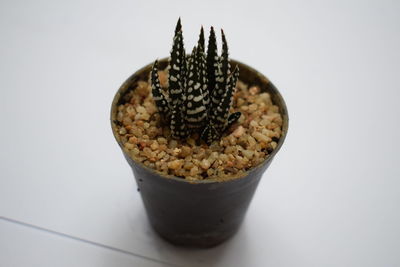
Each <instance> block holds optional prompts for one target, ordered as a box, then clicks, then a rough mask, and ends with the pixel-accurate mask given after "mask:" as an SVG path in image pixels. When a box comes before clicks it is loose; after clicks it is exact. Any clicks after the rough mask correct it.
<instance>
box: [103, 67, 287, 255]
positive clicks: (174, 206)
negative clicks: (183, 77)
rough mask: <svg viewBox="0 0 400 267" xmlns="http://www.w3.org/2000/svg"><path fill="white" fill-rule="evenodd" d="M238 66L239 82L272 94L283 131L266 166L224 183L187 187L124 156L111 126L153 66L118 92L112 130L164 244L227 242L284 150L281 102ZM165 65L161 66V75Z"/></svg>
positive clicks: (284, 113) (184, 182)
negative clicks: (259, 184) (278, 155)
mask: <svg viewBox="0 0 400 267" xmlns="http://www.w3.org/2000/svg"><path fill="white" fill-rule="evenodd" d="M236 64H237V65H239V69H240V76H239V79H240V80H241V81H243V82H245V83H246V84H249V85H258V86H259V87H260V88H261V91H263V92H269V93H270V94H271V98H272V101H273V102H274V104H276V105H278V106H279V108H280V112H281V114H282V116H283V129H282V130H283V131H282V136H281V138H280V139H279V142H278V146H277V147H276V149H275V150H274V151H273V152H272V153H271V154H270V155H269V157H268V158H267V159H265V161H264V162H263V163H262V164H260V165H258V166H256V167H254V168H252V169H250V170H249V171H247V172H246V174H245V175H244V176H243V175H242V176H240V177H235V178H234V179H230V180H226V181H216V180H213V179H206V180H201V181H196V182H193V181H191V182H189V181H187V180H184V179H182V178H179V177H173V176H163V175H161V174H159V173H157V172H156V171H155V170H153V169H150V168H148V167H146V166H144V165H143V164H142V163H140V162H136V161H134V160H133V159H132V158H131V157H130V155H129V153H128V152H127V151H125V149H124V147H123V144H122V142H121V140H120V138H119V135H118V131H117V125H116V124H115V121H116V115H117V106H118V105H119V104H122V103H124V102H125V101H127V99H125V98H124V96H125V95H126V93H127V92H129V91H130V90H133V89H134V88H135V87H136V84H137V82H138V81H140V80H147V79H148V77H149V73H150V70H151V66H152V64H149V65H147V66H145V67H144V68H142V69H140V70H138V71H137V72H136V73H134V74H133V75H132V76H131V77H129V78H128V80H127V81H126V82H125V83H124V84H123V85H122V86H121V87H120V88H119V90H118V92H117V93H116V95H115V97H114V100H113V103H112V107H111V126H112V130H113V133H114V136H115V138H116V139H117V142H118V144H119V146H120V147H121V149H122V151H123V154H124V156H125V158H126V159H127V161H128V163H129V165H130V166H131V168H132V170H133V174H134V176H135V179H136V183H137V185H138V188H139V190H140V193H141V196H142V200H143V203H144V206H145V209H146V212H147V215H148V218H149V220H150V223H151V224H152V226H153V228H154V229H155V230H156V231H157V232H158V233H159V234H160V235H161V236H162V237H163V238H165V239H166V240H168V241H170V242H172V243H173V244H177V245H184V246H196V247H211V246H215V245H217V244H219V243H221V242H223V241H224V240H226V239H228V238H229V237H231V236H232V235H233V234H234V233H235V232H236V231H237V230H238V228H239V226H240V224H241V223H242V221H243V218H244V215H245V213H246V211H247V208H248V206H249V204H250V201H251V199H252V197H253V195H254V192H255V190H256V188H257V185H258V182H259V181H260V179H261V177H262V174H263V173H264V171H265V170H266V169H267V168H268V166H269V165H270V164H271V162H272V159H273V158H274V156H275V154H276V153H277V152H278V151H279V149H280V147H281V146H282V144H283V142H284V140H285V137H286V134H287V130H288V122H289V118H288V113H287V108H286V104H285V101H284V100H283V98H282V96H281V95H280V93H279V92H278V90H277V89H276V88H275V86H274V85H273V84H272V83H271V82H270V81H269V80H268V79H267V78H266V77H265V76H264V75H262V74H261V73H259V72H258V71H256V70H254V69H252V68H250V67H249V66H247V65H245V64H242V63H240V62H238V61H235V60H231V65H232V66H236ZM166 65H167V59H163V60H160V61H159V67H160V69H163V68H164V67H166Z"/></svg>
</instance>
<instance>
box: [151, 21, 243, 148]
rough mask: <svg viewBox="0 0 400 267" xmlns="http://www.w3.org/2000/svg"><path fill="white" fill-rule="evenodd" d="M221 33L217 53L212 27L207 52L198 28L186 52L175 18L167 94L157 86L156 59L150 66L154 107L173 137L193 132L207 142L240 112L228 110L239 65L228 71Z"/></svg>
mask: <svg viewBox="0 0 400 267" xmlns="http://www.w3.org/2000/svg"><path fill="white" fill-rule="evenodd" d="M221 35H222V52H221V56H218V50H217V42H216V37H215V32H214V28H213V27H211V29H210V36H209V39H208V47H207V53H206V52H205V38H204V30H203V27H201V30H200V35H199V40H198V42H197V46H195V47H194V48H193V51H192V53H191V55H186V54H185V49H184V44H183V35H182V25H181V20H180V19H179V20H178V23H177V25H176V28H175V35H174V39H173V45H172V50H171V57H170V59H169V63H168V70H169V76H168V82H169V87H168V95H165V94H164V92H163V91H162V89H161V86H160V81H159V78H158V73H157V71H158V66H157V61H156V62H155V63H154V65H153V69H152V72H151V82H152V92H153V97H154V100H155V103H156V105H157V107H158V110H159V111H160V113H162V115H163V117H165V118H167V122H166V123H169V126H170V129H171V135H172V137H173V138H176V139H184V138H187V137H188V136H189V135H190V134H192V133H196V132H197V133H198V134H200V136H201V138H202V139H203V140H204V141H205V142H206V143H207V144H211V143H212V142H213V141H216V140H218V139H219V138H221V136H222V134H223V133H224V131H226V130H227V129H228V128H229V127H230V126H231V125H232V124H234V123H235V122H236V121H237V120H238V119H239V117H240V115H241V114H240V112H235V113H232V114H230V113H229V110H230V108H231V106H232V99H233V94H234V91H235V87H236V82H237V79H238V76H239V68H238V67H237V66H236V68H235V70H234V71H233V72H232V73H231V70H230V63H229V59H228V44H227V41H226V38H225V34H224V32H223V31H222V30H221Z"/></svg>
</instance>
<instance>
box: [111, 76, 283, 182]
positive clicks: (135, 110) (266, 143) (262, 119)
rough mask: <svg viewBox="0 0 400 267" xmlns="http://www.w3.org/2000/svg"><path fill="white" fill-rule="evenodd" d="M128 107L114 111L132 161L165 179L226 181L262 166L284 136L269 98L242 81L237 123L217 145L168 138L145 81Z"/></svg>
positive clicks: (235, 105)
mask: <svg viewBox="0 0 400 267" xmlns="http://www.w3.org/2000/svg"><path fill="white" fill-rule="evenodd" d="M159 78H160V83H161V86H162V87H163V88H167V83H168V81H167V73H166V71H159ZM127 99H130V100H129V101H128V102H127V103H125V104H123V105H120V106H118V113H117V122H116V125H117V128H118V130H117V131H118V134H119V135H120V138H121V141H122V143H123V145H124V148H125V150H126V151H128V152H129V154H130V155H131V157H132V158H133V159H134V160H136V161H139V162H142V163H143V164H144V165H146V166H148V167H150V168H153V169H155V170H157V171H158V172H160V173H162V174H164V175H173V176H177V177H181V178H184V179H187V180H203V179H208V178H213V179H221V180H226V179H229V178H232V177H238V176H240V175H241V174H243V173H244V172H245V171H246V170H249V169H250V168H252V167H255V166H257V165H258V164H260V163H261V162H263V161H264V160H265V159H266V158H267V157H268V155H269V154H270V153H271V152H272V151H273V150H274V149H275V148H276V146H277V142H278V140H279V138H280V137H281V133H282V117H281V115H280V113H279V108H278V106H276V105H274V104H273V103H272V101H271V98H270V95H269V94H268V93H261V92H260V89H259V88H258V87H257V86H252V87H250V88H249V87H248V86H247V85H246V84H244V83H243V82H241V81H238V83H237V85H236V93H235V94H234V100H233V104H232V108H231V112H235V111H240V112H241V113H242V115H241V117H240V118H239V120H238V122H237V123H236V124H234V125H233V126H232V127H231V128H230V129H229V130H228V131H226V132H225V134H224V135H223V137H222V138H221V140H219V141H215V142H213V143H212V144H211V145H210V146H208V145H207V144H205V143H204V142H203V141H201V140H200V138H199V135H198V134H193V135H192V136H191V137H190V138H188V139H187V140H175V139H172V138H171V134H170V130H169V128H168V127H163V125H162V122H161V118H160V115H159V114H158V112H157V107H156V106H155V103H154V100H153V98H152V94H151V86H150V83H149V82H148V81H139V82H138V85H137V87H136V88H135V89H134V90H132V91H131V92H130V93H129V94H128V96H127Z"/></svg>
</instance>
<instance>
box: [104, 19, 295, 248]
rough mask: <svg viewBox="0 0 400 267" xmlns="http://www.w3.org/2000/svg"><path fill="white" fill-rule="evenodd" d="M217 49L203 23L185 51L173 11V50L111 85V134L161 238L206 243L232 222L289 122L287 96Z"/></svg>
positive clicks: (234, 225)
mask: <svg viewBox="0 0 400 267" xmlns="http://www.w3.org/2000/svg"><path fill="white" fill-rule="evenodd" d="M221 34H222V52H221V55H218V51H217V43H216V35H215V32H214V29H213V28H212V27H211V30H210V35H209V39H208V48H207V51H205V50H206V49H205V38H204V31H203V28H202V29H201V32H200V37H199V40H198V43H197V45H196V46H195V47H194V48H193V51H192V53H191V54H190V55H187V54H186V53H185V49H184V44H183V36H182V26H181V22H180V19H179V20H178V23H177V26H176V29H175V35H174V39H173V47H172V50H171V55H170V57H169V58H168V59H162V60H157V61H156V62H155V63H154V64H149V65H147V66H145V67H143V68H142V69H140V70H138V71H137V72H135V73H134V74H133V75H132V76H131V77H129V78H128V80H127V81H126V82H125V83H123V84H122V86H121V87H120V88H119V90H118V92H117V93H116V95H115V97H114V100H113V103H112V108H111V125H112V130H113V134H114V136H115V138H116V140H117V142H118V144H119V146H120V147H121V149H122V151H123V154H124V156H125V158H126V159H127V161H128V163H129V165H130V166H131V168H132V170H133V173H134V176H135V179H136V182H137V185H138V191H140V193H141V196H142V200H143V203H144V206H145V209H146V212H147V215H148V218H149V221H150V223H151V225H152V226H153V228H154V229H155V230H156V232H158V233H159V234H160V235H161V236H162V237H164V238H165V239H167V240H168V241H170V242H172V243H174V244H178V245H186V246H197V247H210V246H214V245H217V244H219V243H221V242H223V241H224V240H226V239H228V238H229V237H231V236H232V235H233V234H234V233H235V232H236V231H237V230H238V228H239V226H240V224H241V222H242V221H243V218H244V215H245V213H246V210H247V208H248V205H249V204H250V201H251V199H252V197H253V194H254V192H255V190H256V188H257V185H258V182H259V180H260V179H261V177H262V174H263V173H264V171H265V170H266V169H267V167H268V166H269V164H270V163H271V161H272V159H273V158H274V156H275V154H276V153H277V152H278V150H279V149H280V147H281V146H282V144H283V142H284V139H285V136H286V133H287V130H288V121H289V120H288V114H287V108H286V105H285V102H284V100H283V98H282V96H281V95H280V94H279V92H278V90H277V89H276V88H275V86H274V85H273V84H272V83H271V82H270V81H269V80H268V79H267V78H266V77H265V76H264V75H262V74H261V73H259V72H258V71H256V70H254V69H252V68H251V67H249V66H247V65H245V64H242V63H240V62H238V61H235V60H229V59H228V46H227V41H226V38H225V35H224V32H223V31H222V30H221Z"/></svg>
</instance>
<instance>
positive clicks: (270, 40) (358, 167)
mask: <svg viewBox="0 0 400 267" xmlns="http://www.w3.org/2000/svg"><path fill="white" fill-rule="evenodd" d="M178 16H181V17H182V22H183V30H184V38H185V44H186V47H187V50H189V49H191V47H192V46H193V45H194V44H195V42H196V40H197V36H198V31H199V27H200V25H202V24H203V25H204V26H205V27H206V28H208V27H209V26H210V25H214V26H215V27H216V28H217V29H218V28H220V27H223V28H224V30H225V32H226V35H227V38H228V43H229V46H230V55H231V57H232V58H235V59H238V60H240V61H242V62H245V63H247V64H249V65H251V66H253V67H255V68H256V69H258V70H259V71H261V72H263V73H265V74H266V75H267V76H268V77H269V78H270V79H271V80H272V81H273V82H274V84H275V85H276V86H277V87H278V88H279V89H280V91H281V93H282V95H283V96H284V98H285V99H286V102H287V105H288V108H289V115H290V126H289V135H288V137H287V140H286V142H285V144H284V146H283V147H282V150H281V151H280V152H279V153H278V155H277V157H276V158H275V159H274V162H273V163H272V165H271V166H270V168H269V169H268V170H267V172H266V173H265V174H264V177H263V179H262V181H261V183H260V185H259V188H258V190H257V192H256V195H255V197H254V199H253V202H252V204H251V206H250V209H249V211H248V213H247V216H246V220H245V222H244V224H243V226H242V228H241V229H240V231H239V232H238V234H237V235H236V236H235V237H234V238H233V239H231V240H229V241H228V242H226V243H224V244H222V245H220V246H218V247H216V248H213V249H207V250H196V249H184V248H177V247H174V246H172V245H170V244H168V243H166V242H165V241H163V240H161V239H160V238H159V237H158V236H157V235H156V234H155V233H154V232H153V231H152V229H151V228H150V226H149V225H148V221H147V218H146V217H145V214H144V210H143V206H142V203H141V200H140V195H139V193H138V192H136V185H135V182H134V179H133V177H132V173H131V170H130V168H129V166H128V164H127V163H126V162H125V159H124V158H123V156H122V153H121V151H120V149H119V147H118V146H117V144H116V142H115V140H114V138H113V136H112V133H111V129H110V124H109V110H110V104H111V101H112V98H113V95H114V93H115V91H116V90H117V89H118V87H119V86H120V84H121V83H122V82H123V81H124V80H125V79H126V78H127V77H128V76H129V75H130V74H131V73H133V72H134V71H135V70H137V69H138V68H140V67H142V66H144V65H145V64H148V63H150V62H151V61H153V60H155V59H156V58H161V57H164V56H166V55H168V53H169V50H170V46H171V41H172V34H173V30H174V27H175V23H176V20H177V18H178ZM399 51H400V2H397V1H329V2H326V1H302V2H300V1H293V2H289V1H279V2H278V1H274V2H272V1H271V2H267V1H240V2H239V1H237V2H233V1H218V2H217V1H210V0H209V1H196V2H194V1H171V0H170V1H159V2H153V1H108V2H103V1H45V0H43V1H1V2H0V122H1V131H0V149H1V150H0V176H1V177H0V216H1V217H0V266H145V267H146V266H307V267H309V266H352V267H354V266H362V267H366V266H385V267H386V266H400V215H399V204H400V180H399V179H400V167H399V165H400V160H399V158H400V156H399V155H400V153H399V151H400V142H399V137H400V126H399V123H400V120H399V116H400V100H399V99H400V93H399V92H400V52H399Z"/></svg>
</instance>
